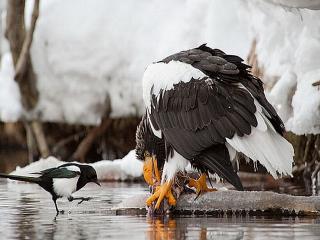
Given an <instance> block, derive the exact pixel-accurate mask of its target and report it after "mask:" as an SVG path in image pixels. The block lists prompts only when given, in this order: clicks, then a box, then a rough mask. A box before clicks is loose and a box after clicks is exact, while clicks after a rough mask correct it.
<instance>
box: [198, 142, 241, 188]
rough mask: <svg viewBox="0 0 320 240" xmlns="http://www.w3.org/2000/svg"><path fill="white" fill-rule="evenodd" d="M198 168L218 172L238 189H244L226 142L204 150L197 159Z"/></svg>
mask: <svg viewBox="0 0 320 240" xmlns="http://www.w3.org/2000/svg"><path fill="white" fill-rule="evenodd" d="M196 164H197V165H198V168H199V169H200V170H202V171H204V172H208V171H209V172H210V173H217V174H218V175H219V176H220V177H222V178H224V179H226V180H227V181H228V182H229V183H231V184H232V185H233V186H234V187H235V188H236V189H237V190H240V191H243V186H242V184H241V181H240V178H239V176H238V175H237V173H236V172H235V171H234V169H233V167H232V164H231V162H230V157H229V152H228V149H227V148H226V146H225V145H224V144H219V145H214V146H212V147H210V148H209V149H207V150H205V151H203V152H202V153H201V154H200V155H199V156H198V157H197V159H196Z"/></svg>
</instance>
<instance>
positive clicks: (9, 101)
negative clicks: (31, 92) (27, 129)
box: [0, 53, 22, 122]
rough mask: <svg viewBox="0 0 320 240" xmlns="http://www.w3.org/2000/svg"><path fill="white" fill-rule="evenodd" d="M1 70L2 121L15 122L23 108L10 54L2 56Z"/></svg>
mask: <svg viewBox="0 0 320 240" xmlns="http://www.w3.org/2000/svg"><path fill="white" fill-rule="evenodd" d="M0 69H1V70H0V119H1V120H3V121H5V122H14V121H17V120H18V119H19V117H20V114H21V112H22V106H21V102H20V91H19V86H18V84H17V83H16V82H15V81H14V80H13V75H14V69H13V66H12V58H11V55H10V54H9V53H6V54H4V55H3V56H2V58H1V67H0Z"/></svg>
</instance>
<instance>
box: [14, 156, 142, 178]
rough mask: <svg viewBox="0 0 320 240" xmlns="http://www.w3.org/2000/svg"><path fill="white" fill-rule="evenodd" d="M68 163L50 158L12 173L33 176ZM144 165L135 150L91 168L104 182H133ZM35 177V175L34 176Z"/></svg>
mask: <svg viewBox="0 0 320 240" xmlns="http://www.w3.org/2000/svg"><path fill="white" fill-rule="evenodd" d="M64 163H66V162H63V161H60V160H58V159H57V158H55V157H53V156H50V157H48V158H46V159H40V160H39V161H36V162H33V163H31V164H29V165H27V166H25V167H23V168H20V167H17V168H16V170H15V171H13V172H11V174H14V175H23V176H32V175H31V174H32V173H35V172H39V171H41V170H44V169H48V168H53V167H58V166H60V165H62V164H64ZM142 165H143V163H142V162H141V161H140V160H138V159H137V158H136V155H135V150H132V151H130V152H129V153H128V154H127V155H126V156H125V157H124V158H122V159H117V160H113V161H110V160H102V161H99V162H95V163H92V164H91V166H92V167H93V168H94V169H95V170H96V172H97V175H98V179H99V180H102V181H119V180H121V181H125V180H133V179H135V178H138V177H141V176H142V168H143V167H142ZM33 176H34V175H33Z"/></svg>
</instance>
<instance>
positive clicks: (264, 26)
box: [240, 0, 320, 134]
mask: <svg viewBox="0 0 320 240" xmlns="http://www.w3.org/2000/svg"><path fill="white" fill-rule="evenodd" d="M277 2H279V1H277ZM280 2H281V1H280ZM295 2H297V1H295ZM300 2H302V1H300ZM312 2H313V1H308V2H305V3H306V4H307V3H310V4H312ZM291 4H295V3H294V2H291ZM318 5H319V3H318ZM309 6H311V5H309ZM242 7H243V8H242V9H241V10H240V11H241V12H243V13H244V12H245V13H247V14H246V15H245V14H242V15H243V16H244V17H245V16H247V20H245V21H247V22H248V23H250V26H249V29H250V32H251V33H250V34H251V36H252V37H256V38H257V49H256V50H257V55H258V62H259V64H260V65H261V66H263V67H264V71H265V73H266V77H265V78H264V79H263V80H264V81H265V82H266V85H267V86H268V85H272V84H273V83H272V78H270V76H278V78H279V79H278V80H277V81H276V83H275V86H274V87H273V88H272V89H271V91H270V92H269V93H268V99H269V100H270V101H271V103H272V104H273V105H274V106H275V107H276V109H277V111H278V112H279V114H280V116H281V117H282V118H283V120H284V121H285V125H286V129H287V130H290V131H292V132H294V133H296V134H307V133H320V124H319V119H320V118H319V115H320V94H319V89H318V88H317V87H314V86H312V83H314V82H316V81H318V80H319V79H320V71H319V69H320V58H319V57H318V56H319V55H320V41H319V39H320V25H319V24H318V23H319V22H320V11H312V10H309V9H299V11H298V10H295V9H292V10H290V11H288V9H286V8H283V7H278V6H275V5H272V4H267V3H266V2H263V1H258V0H254V1H247V2H246V4H245V5H243V6H242Z"/></svg>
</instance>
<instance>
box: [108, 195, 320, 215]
mask: <svg viewBox="0 0 320 240" xmlns="http://www.w3.org/2000/svg"><path fill="white" fill-rule="evenodd" d="M148 196H149V194H139V195H136V196H133V197H131V198H128V199H126V200H124V201H123V202H122V203H120V204H119V205H118V206H116V207H115V208H114V209H136V210H137V211H139V209H143V207H144V206H145V200H146V199H147V197H148ZM195 196H196V195H195V194H183V195H181V197H180V198H179V199H178V202H177V205H176V207H175V208H174V210H173V211H174V213H175V214H196V215H197V214H217V213H220V212H223V213H228V212H229V211H230V212H231V213H233V212H236V213H239V214H243V213H248V215H259V214H260V215H267V214H272V213H274V214H279V213H280V215H281V214H288V213H292V214H298V213H299V214H303V215H314V214H319V211H320V197H319V196H317V197H304V196H292V195H287V194H279V193H274V192H256V191H234V190H229V191H217V192H210V193H205V194H203V195H201V196H200V197H198V198H197V199H196V200H195ZM235 199H237V201H235Z"/></svg>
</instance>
